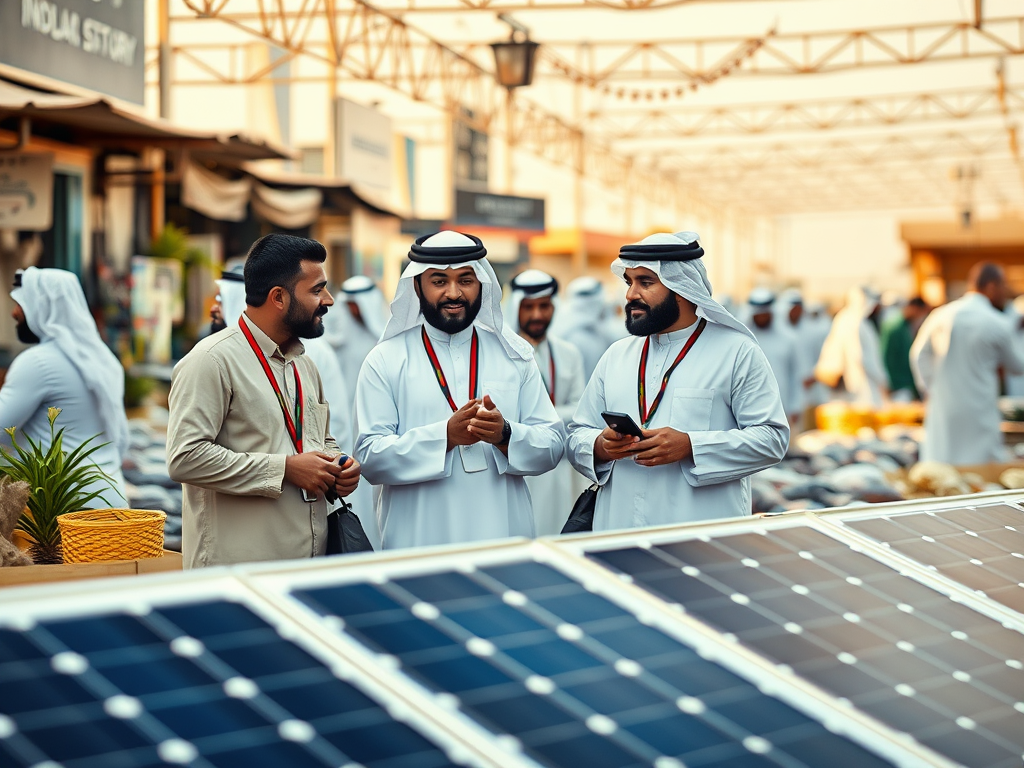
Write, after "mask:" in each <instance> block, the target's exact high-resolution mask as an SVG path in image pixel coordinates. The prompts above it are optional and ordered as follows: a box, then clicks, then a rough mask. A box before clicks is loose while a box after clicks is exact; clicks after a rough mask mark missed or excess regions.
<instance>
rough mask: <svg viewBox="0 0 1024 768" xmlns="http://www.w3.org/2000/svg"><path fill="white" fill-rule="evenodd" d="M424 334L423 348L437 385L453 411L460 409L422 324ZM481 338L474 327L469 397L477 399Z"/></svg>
mask: <svg viewBox="0 0 1024 768" xmlns="http://www.w3.org/2000/svg"><path fill="white" fill-rule="evenodd" d="M421 328H422V335H423V348H424V349H425V350H427V357H429V358H430V365H431V366H433V368H434V376H436V377H437V385H438V386H439V387H440V388H441V394H443V395H444V397H445V399H446V400H447V401H448V405H449V406H451V409H452V413H454V412H455V411H457V410H459V408H458V406H457V405H455V400H454V399H452V391H451V389H450V388H449V387H448V380H447V379H446V378H445V376H444V371H442V370H441V363H440V361H439V360H438V359H437V353H436V352H435V351H434V345H433V344H431V343H430V337H429V336H428V335H427V328H426V326H421ZM479 350H480V340H479V339H478V338H477V335H476V328H474V329H473V341H472V343H471V344H470V348H469V399H470V400H474V399H476V393H477V368H478V365H479V362H480V357H479Z"/></svg>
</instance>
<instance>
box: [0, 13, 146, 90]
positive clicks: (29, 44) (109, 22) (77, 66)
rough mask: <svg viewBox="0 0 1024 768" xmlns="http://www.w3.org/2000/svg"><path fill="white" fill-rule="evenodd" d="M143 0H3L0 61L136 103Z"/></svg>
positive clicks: (140, 68) (142, 64) (140, 82)
mask: <svg viewBox="0 0 1024 768" xmlns="http://www.w3.org/2000/svg"><path fill="white" fill-rule="evenodd" d="M145 6H146V3H145V0H3V2H0V64H8V65H10V66H12V67H17V68H19V69H23V70H26V71H27V72H32V73H35V74H37V75H45V76H46V77H50V78H53V79H55V80H60V81H61V82H65V83H71V84H73V85H78V86H81V87H83V88H88V89H90V90H93V91H98V92H99V93H105V94H108V95H110V96H116V97H117V98H119V99H124V100H125V101H131V102H134V103H136V104H141V103H142V100H143V91H144V82H145V72H144V68H145V27H144V15H145V14H144V11H145Z"/></svg>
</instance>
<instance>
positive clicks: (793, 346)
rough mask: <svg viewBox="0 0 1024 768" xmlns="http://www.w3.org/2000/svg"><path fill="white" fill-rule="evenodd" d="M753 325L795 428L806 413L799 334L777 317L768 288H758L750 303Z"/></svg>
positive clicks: (749, 326) (748, 303)
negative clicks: (804, 409) (801, 414)
mask: <svg viewBox="0 0 1024 768" xmlns="http://www.w3.org/2000/svg"><path fill="white" fill-rule="evenodd" d="M747 305H748V307H749V312H750V322H749V323H747V327H748V328H750V332H751V333H753V334H754V338H755V339H756V340H757V343H758V345H759V346H760V347H761V351H762V352H764V356H765V357H766V358H767V359H768V364H769V365H770V366H771V367H772V373H774V374H775V381H776V382H777V383H778V385H779V394H780V395H781V396H782V406H783V407H784V408H785V409H786V416H787V417H788V418H789V423H790V424H791V425H795V424H796V423H797V422H798V421H799V419H800V413H801V411H802V410H803V397H802V395H801V393H802V390H803V384H802V381H801V379H800V361H801V358H800V349H799V346H798V345H799V341H798V340H797V337H796V334H795V333H793V332H792V331H790V330H789V328H787V327H786V324H787V323H788V319H787V318H785V317H784V316H783V317H782V318H779V319H776V317H775V309H776V304H775V294H774V293H773V292H772V291H771V290H769V289H768V288H755V289H754V290H753V291H751V293H750V297H749V298H748V299H747Z"/></svg>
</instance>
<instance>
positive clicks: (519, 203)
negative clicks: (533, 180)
mask: <svg viewBox="0 0 1024 768" xmlns="http://www.w3.org/2000/svg"><path fill="white" fill-rule="evenodd" d="M455 223H456V224H462V225H465V224H476V225H480V226H485V227H503V228H506V229H527V230H535V231H538V232H542V231H543V230H544V200H543V198H539V197H515V196H513V195H493V194H491V193H489V192H474V191H471V190H468V189H456V190H455Z"/></svg>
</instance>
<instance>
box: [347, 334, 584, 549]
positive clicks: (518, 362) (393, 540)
mask: <svg viewBox="0 0 1024 768" xmlns="http://www.w3.org/2000/svg"><path fill="white" fill-rule="evenodd" d="M423 327H426V329H427V333H428V335H429V337H430V339H431V342H432V344H433V347H434V350H435V352H436V353H437V357H438V361H439V363H440V365H441V370H442V372H443V373H444V376H445V378H446V379H447V381H448V386H449V387H450V389H451V394H452V398H453V400H454V401H455V403H456V404H457V405H459V406H461V405H462V404H464V403H465V402H467V401H468V400H469V399H470V398H469V362H470V347H471V340H472V336H473V327H476V328H477V333H478V334H479V381H480V386H479V395H480V397H483V396H484V395H485V394H486V395H490V396H491V399H492V400H493V401H494V403H495V405H496V406H497V408H498V410H499V411H501V413H502V415H503V416H504V418H505V419H506V420H507V421H508V422H509V424H510V425H511V427H512V437H511V440H510V441H509V445H508V456H507V457H506V456H505V455H504V454H503V453H502V452H501V451H500V450H498V448H497V447H495V446H492V445H490V444H488V443H477V444H475V445H472V446H463V447H455V448H453V449H452V450H451V451H449V450H447V442H448V419H450V418H451V416H452V411H451V408H450V406H449V404H448V401H447V400H446V399H445V397H444V395H443V394H442V393H441V389H440V387H439V386H438V383H437V378H436V377H435V374H434V370H433V368H432V366H431V364H430V360H429V358H428V357H427V354H426V351H425V350H424V348H423V341H422V338H421V330H420V328H421V326H420V325H416V326H414V327H412V328H409V329H408V330H405V331H403V332H401V333H399V334H398V335H396V336H394V337H392V338H390V339H387V340H386V341H383V342H381V343H380V344H378V345H377V346H376V347H375V348H374V349H373V350H372V351H371V352H370V354H369V355H367V357H366V362H365V363H364V364H363V368H362V370H361V371H360V374H359V381H358V384H357V385H356V430H357V432H358V436H357V438H356V448H355V452H356V458H357V459H358V460H359V462H360V463H361V464H362V473H363V477H364V478H366V479H367V480H368V481H369V482H371V483H373V484H374V485H381V486H382V489H381V496H380V501H379V508H378V518H379V520H380V527H381V538H382V546H383V548H384V549H394V548H397V547H413V546H424V545H430V544H452V543H457V542H465V541H479V540H484V539H496V538H503V537H508V536H533V535H534V531H535V529H534V521H533V507H532V505H531V503H530V494H529V491H528V490H527V487H526V481H525V477H526V476H528V475H539V474H542V473H544V472H548V471H549V470H551V469H553V468H554V467H555V466H556V465H557V464H558V461H559V460H560V459H561V458H562V454H563V452H564V441H565V432H564V428H563V426H562V423H561V422H560V421H559V419H558V414H557V413H556V412H555V408H554V406H553V405H552V404H551V400H550V399H549V397H548V393H547V391H546V390H545V388H544V383H543V381H542V379H541V376H540V371H539V370H538V368H537V365H536V364H535V363H534V362H533V361H532V360H522V359H513V358H511V357H510V356H509V354H508V352H506V351H505V348H504V347H503V346H502V343H501V341H500V340H499V339H498V337H497V336H496V335H495V334H494V333H493V332H491V331H489V330H487V329H486V328H484V327H482V326H471V327H470V328H467V329H465V330H463V331H461V332H460V333H457V334H453V335H449V334H447V333H444V332H443V331H439V330H438V329H436V328H434V327H433V326H431V325H429V324H428V325H425V326H423ZM477 467H481V469H480V471H467V470H475V469H477Z"/></svg>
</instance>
